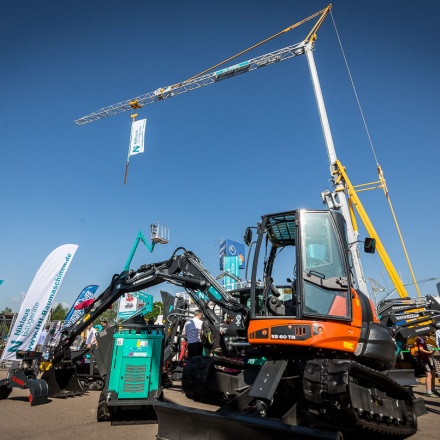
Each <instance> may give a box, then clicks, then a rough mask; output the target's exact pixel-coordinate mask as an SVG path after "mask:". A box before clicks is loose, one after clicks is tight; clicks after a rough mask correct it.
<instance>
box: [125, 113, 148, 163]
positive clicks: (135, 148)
mask: <svg viewBox="0 0 440 440" xmlns="http://www.w3.org/2000/svg"><path fill="white" fill-rule="evenodd" d="M146 124H147V120H146V119H141V120H140V121H133V123H132V124H131V137H130V152H129V156H134V155H135V154H139V153H143V152H144V138H145V126H146Z"/></svg>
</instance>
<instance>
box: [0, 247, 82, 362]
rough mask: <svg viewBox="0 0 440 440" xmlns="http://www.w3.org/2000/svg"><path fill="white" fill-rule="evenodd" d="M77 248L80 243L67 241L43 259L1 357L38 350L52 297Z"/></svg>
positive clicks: (13, 356)
mask: <svg viewBox="0 0 440 440" xmlns="http://www.w3.org/2000/svg"><path fill="white" fill-rule="evenodd" d="M77 249H78V245H77V244H65V245H62V246H59V247H58V248H56V249H55V250H53V251H52V252H51V253H50V254H49V256H48V257H47V258H46V259H45V260H44V262H43V264H42V265H41V267H40V268H39V269H38V272H37V273H36V275H35V277H34V279H33V281H32V283H31V285H30V287H29V290H28V291H27V293H26V296H25V297H24V300H23V302H22V304H21V307H20V311H19V312H18V315H17V318H16V320H15V324H14V327H13V329H12V331H11V333H10V336H9V339H8V343H7V344H6V347H5V350H4V351H3V355H2V360H15V359H16V356H15V355H16V352H17V350H35V348H36V346H37V342H38V339H39V338H40V335H41V332H42V331H43V326H44V323H45V321H46V320H47V318H48V316H49V312H50V309H51V307H52V303H53V300H54V299H55V296H56V294H57V293H58V290H59V288H60V286H61V282H62V281H63V279H64V276H65V275H66V272H67V269H68V268H69V266H70V263H71V262H72V258H73V256H74V255H75V252H76V250H77Z"/></svg>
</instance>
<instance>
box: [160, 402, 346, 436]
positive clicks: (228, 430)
mask: <svg viewBox="0 0 440 440" xmlns="http://www.w3.org/2000/svg"><path fill="white" fill-rule="evenodd" d="M154 409H155V411H156V414H157V418H158V421H159V426H158V434H157V439H158V440H181V439H182V440H184V439H187V438H191V440H205V439H209V440H230V439H233V438H250V439H252V440H267V439H268V438H276V439H277V440H292V439H295V440H303V439H304V440H306V439H315V440H318V439H321V440H343V435H342V434H341V432H339V431H337V432H333V431H325V430H319V429H314V428H307V427H304V426H291V425H287V424H284V423H280V422H279V421H278V420H275V419H270V418H264V417H251V416H245V415H242V414H238V413H226V414H221V413H220V412H218V411H217V412H212V411H205V410H200V409H196V408H189V407H186V406H180V405H176V404H174V403H168V402H161V401H156V402H155V404H154Z"/></svg>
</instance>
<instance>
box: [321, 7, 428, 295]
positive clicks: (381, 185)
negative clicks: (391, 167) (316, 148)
mask: <svg viewBox="0 0 440 440" xmlns="http://www.w3.org/2000/svg"><path fill="white" fill-rule="evenodd" d="M329 12H330V15H331V17H332V21H333V26H334V28H335V32H336V36H337V38H338V42H339V46H340V48H341V52H342V56H343V58H344V62H345V66H346V68H347V72H348V76H349V78H350V82H351V86H352V89H353V92H354V95H355V98H356V102H357V105H358V107H359V112H360V114H361V118H362V121H363V124H364V127H365V131H366V133H367V137H368V141H369V143H370V147H371V150H372V152H373V156H374V159H375V161H376V167H377V173H378V175H379V181H378V182H372V183H367V184H363V185H357V186H354V188H355V190H356V192H359V191H366V190H368V189H375V188H382V189H383V192H384V194H385V198H386V199H387V201H388V205H389V207H390V210H391V215H392V216H393V220H394V224H395V226H396V229H397V233H398V235H399V239H400V243H401V245H402V248H403V252H404V254H405V258H406V261H407V264H408V267H409V270H410V272H411V277H412V279H413V283H414V286H415V288H416V291H417V295H418V296H419V297H420V296H421V294H420V290H419V286H418V284H417V279H416V277H415V275H414V271H413V268H412V264H411V261H410V259H409V255H408V252H407V250H406V246H405V242H404V240H403V236H402V233H401V230H400V226H399V223H398V221H397V217H396V214H395V212H394V208H393V205H392V203H391V199H390V195H389V192H388V188H387V185H386V181H385V177H384V174H383V170H382V168H381V166H380V165H379V161H378V158H377V155H376V151H375V148H374V145H373V141H372V139H371V136H370V131H369V129H368V125H367V121H366V119H365V116H364V112H363V110H362V106H361V103H360V100H359V96H358V94H357V91H356V86H355V85H354V81H353V77H352V75H351V71H350V67H349V65H348V61H347V58H346V56H345V52H344V48H343V46H342V41H341V38H340V37H339V32H338V29H337V27H336V23H335V20H334V18H333V14H332V13H331V10H330V11H329ZM375 183H378V184H379V185H378V186H377V187H375V188H371V187H370V188H364V189H362V190H358V189H356V188H358V187H360V186H367V185H373V184H375Z"/></svg>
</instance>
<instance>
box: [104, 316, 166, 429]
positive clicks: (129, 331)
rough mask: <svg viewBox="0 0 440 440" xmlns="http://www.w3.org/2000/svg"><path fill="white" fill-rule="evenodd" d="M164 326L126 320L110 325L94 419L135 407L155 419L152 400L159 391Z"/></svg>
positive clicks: (131, 410)
mask: <svg viewBox="0 0 440 440" xmlns="http://www.w3.org/2000/svg"><path fill="white" fill-rule="evenodd" d="M164 328H165V327H164V326H161V325H147V324H126V323H122V324H121V325H119V326H115V327H114V333H113V335H112V338H109V339H108V341H109V343H111V344H112V348H111V349H109V350H108V357H109V358H108V359H107V360H106V361H107V362H106V363H107V365H108V368H107V372H108V374H107V376H106V385H105V387H104V389H103V390H102V391H101V395H100V398H99V403H98V412H97V419H98V422H101V421H111V420H114V419H115V418H119V417H120V416H121V413H122V412H124V413H125V414H123V415H122V416H124V418H126V417H127V415H130V413H133V411H135V410H141V411H142V410H143V411H144V415H145V416H146V418H147V419H153V420H154V419H156V414H155V412H154V409H153V403H154V402H155V401H156V400H158V399H160V400H161V399H162V395H163V390H162V367H163V351H164ZM109 348H110V347H109ZM137 412H139V411H137Z"/></svg>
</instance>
